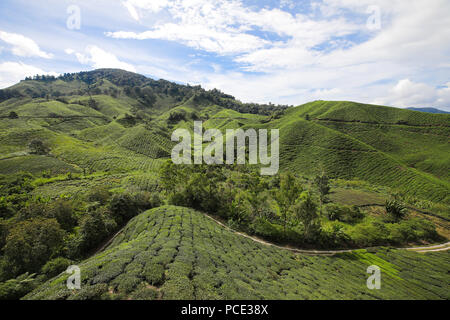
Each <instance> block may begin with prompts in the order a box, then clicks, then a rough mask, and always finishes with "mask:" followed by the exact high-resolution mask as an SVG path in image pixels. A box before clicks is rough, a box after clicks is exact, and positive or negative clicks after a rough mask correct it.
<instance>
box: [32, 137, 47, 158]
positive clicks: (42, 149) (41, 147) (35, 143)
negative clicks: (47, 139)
mask: <svg viewBox="0 0 450 320" xmlns="http://www.w3.org/2000/svg"><path fill="white" fill-rule="evenodd" d="M28 147H29V148H30V151H31V154H37V155H46V154H48V153H49V151H50V149H49V148H48V147H47V146H46V145H45V144H44V142H42V141H41V140H39V139H34V140H32V141H31V142H30V144H29V145H28Z"/></svg>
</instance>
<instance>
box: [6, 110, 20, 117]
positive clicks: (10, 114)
mask: <svg viewBox="0 0 450 320" xmlns="http://www.w3.org/2000/svg"><path fill="white" fill-rule="evenodd" d="M8 118H9V119H18V118H19V115H18V114H17V113H16V112H14V111H11V112H10V113H9V115H8Z"/></svg>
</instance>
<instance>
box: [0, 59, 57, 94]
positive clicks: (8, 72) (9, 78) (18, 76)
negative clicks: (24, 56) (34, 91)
mask: <svg viewBox="0 0 450 320" xmlns="http://www.w3.org/2000/svg"><path fill="white" fill-rule="evenodd" d="M37 74H39V75H44V74H45V75H54V76H57V75H58V74H56V73H55V72H46V71H44V70H42V69H40V68H38V67H35V66H31V65H27V64H24V63H21V62H3V63H0V88H7V87H9V86H12V85H14V84H16V83H17V82H19V81H20V80H23V79H25V77H30V76H34V75H37Z"/></svg>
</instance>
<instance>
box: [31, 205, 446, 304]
mask: <svg viewBox="0 0 450 320" xmlns="http://www.w3.org/2000/svg"><path fill="white" fill-rule="evenodd" d="M449 260H450V256H449V253H448V252H433V253H425V254H420V253H416V252H409V251H406V250H389V249H386V248H384V249H383V248H382V249H378V250H373V251H371V252H370V253H369V252H367V251H366V250H360V251H356V252H355V253H345V254H339V255H336V256H332V257H314V256H306V255H301V254H297V255H294V254H292V253H290V252H288V251H286V250H282V249H278V248H275V247H270V246H265V245H262V244H258V243H256V242H254V241H253V240H250V239H248V238H245V237H242V236H238V235H236V234H234V233H232V232H230V231H228V230H227V229H225V228H223V227H221V226H220V225H218V224H217V223H215V222H214V221H212V220H211V219H209V218H208V217H206V216H205V215H203V214H202V213H199V212H196V211H194V210H191V209H186V208H180V207H173V206H165V207H161V208H156V209H153V210H151V211H148V212H146V213H144V214H141V215H139V216H137V217H136V218H134V219H133V220H132V221H131V222H130V223H129V224H128V225H127V226H126V228H125V229H124V230H123V231H122V233H121V234H119V235H118V236H117V237H116V238H115V239H114V241H113V242H112V243H111V245H110V246H109V247H108V248H107V249H106V250H105V251H104V252H101V253H99V254H97V255H96V256H94V257H92V258H90V259H88V260H86V261H84V262H82V263H80V264H79V266H80V267H81V276H82V289H81V290H80V291H69V290H68V289H66V286H65V283H66V279H67V277H68V275H66V274H61V275H59V276H57V277H56V278H54V279H52V280H50V281H48V282H47V283H45V284H44V285H43V286H41V287H39V288H37V289H36V290H35V291H34V292H32V293H30V294H29V295H27V296H26V297H25V299H449V298H450V295H449V291H448V285H449V283H450V277H449V275H448V265H449V262H450V261H449ZM370 265H378V266H379V267H380V268H381V270H382V287H381V289H380V290H369V289H367V287H366V280H367V277H368V274H367V273H366V270H367V267H368V266H370ZM343 275H345V277H344V276H343Z"/></svg>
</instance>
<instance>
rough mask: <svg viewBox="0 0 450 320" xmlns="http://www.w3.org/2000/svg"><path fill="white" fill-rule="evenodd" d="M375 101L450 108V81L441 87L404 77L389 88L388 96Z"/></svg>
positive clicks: (405, 105) (396, 104)
mask: <svg viewBox="0 0 450 320" xmlns="http://www.w3.org/2000/svg"><path fill="white" fill-rule="evenodd" d="M375 103H377V104H388V105H394V106H398V107H439V108H442V109H445V110H450V82H448V83H446V85H445V86H444V87H443V88H440V89H439V88H434V87H432V86H429V85H427V84H425V83H420V82H413V81H411V80H409V79H402V80H400V81H399V82H398V83H397V84H396V85H395V86H394V87H393V88H391V89H390V90H389V94H388V95H387V96H386V97H384V98H381V99H377V100H376V101H375Z"/></svg>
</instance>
